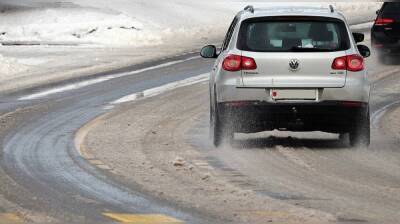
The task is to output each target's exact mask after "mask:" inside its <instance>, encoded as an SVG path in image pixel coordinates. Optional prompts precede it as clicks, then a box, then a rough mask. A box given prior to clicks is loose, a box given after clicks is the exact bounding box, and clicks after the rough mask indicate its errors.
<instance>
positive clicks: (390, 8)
mask: <svg viewBox="0 0 400 224" xmlns="http://www.w3.org/2000/svg"><path fill="white" fill-rule="evenodd" d="M382 10H383V11H382V13H383V14H399V15H400V2H387V3H385V5H384V6H383V8H382Z"/></svg>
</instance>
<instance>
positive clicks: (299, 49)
mask: <svg viewBox="0 0 400 224" xmlns="http://www.w3.org/2000/svg"><path fill="white" fill-rule="evenodd" d="M290 51H292V52H329V51H333V49H328V48H312V47H298V46H294V47H292V48H290Z"/></svg>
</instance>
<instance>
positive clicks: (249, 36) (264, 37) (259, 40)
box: [238, 17, 350, 52]
mask: <svg viewBox="0 0 400 224" xmlns="http://www.w3.org/2000/svg"><path fill="white" fill-rule="evenodd" d="M238 48H239V49H240V50H243V51H253V52H333V51H344V50H348V49H349V48H350V39H349V37H348V32H347V29H346V25H345V24H344V22H343V21H340V20H337V19H331V18H320V17H315V18H314V17H312V18H311V17H287V18H280V17H279V18H275V17H269V18H256V19H248V20H245V21H243V23H242V25H241V28H240V34H239V42H238Z"/></svg>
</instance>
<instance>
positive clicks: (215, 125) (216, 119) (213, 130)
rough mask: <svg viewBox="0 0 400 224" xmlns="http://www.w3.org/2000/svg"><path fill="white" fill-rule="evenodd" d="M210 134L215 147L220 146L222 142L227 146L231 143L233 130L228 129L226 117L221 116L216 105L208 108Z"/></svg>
mask: <svg viewBox="0 0 400 224" xmlns="http://www.w3.org/2000/svg"><path fill="white" fill-rule="evenodd" d="M210 134H211V139H212V143H213V145H214V146H215V147H219V146H221V145H222V144H223V143H224V141H227V142H228V143H229V144H231V143H232V142H233V138H234V133H233V130H232V128H229V125H228V123H227V120H226V117H225V116H224V114H221V112H220V110H219V109H218V106H217V104H216V103H214V107H211V108H210Z"/></svg>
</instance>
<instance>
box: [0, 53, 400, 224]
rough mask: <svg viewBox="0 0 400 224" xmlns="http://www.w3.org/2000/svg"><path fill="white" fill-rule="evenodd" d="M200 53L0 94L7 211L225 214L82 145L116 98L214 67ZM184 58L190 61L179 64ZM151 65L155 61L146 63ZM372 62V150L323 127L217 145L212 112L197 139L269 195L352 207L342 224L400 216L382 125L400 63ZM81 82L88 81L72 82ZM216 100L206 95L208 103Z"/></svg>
mask: <svg viewBox="0 0 400 224" xmlns="http://www.w3.org/2000/svg"><path fill="white" fill-rule="evenodd" d="M193 56H194V55H186V56H179V57H175V58H171V59H167V60H165V61H160V62H152V63H148V64H144V65H140V66H134V67H131V68H126V69H124V70H120V71H117V73H121V72H129V71H139V72H137V73H134V74H131V75H126V76H120V77H113V78H112V79H107V80H104V81H99V82H95V83H92V84H90V83H89V84H87V85H86V84H85V85H82V86H80V87H78V86H76V85H72V86H69V87H68V85H69V84H70V83H60V84H59V85H54V86H45V87H43V88H37V89H32V90H26V91H23V92H18V93H14V94H11V95H7V96H0V114H2V115H0V140H1V146H2V151H1V154H0V168H1V169H0V183H1V186H0V195H1V197H0V199H4V201H8V202H10V205H8V204H6V203H4V204H0V219H1V218H2V217H3V218H4V220H8V221H9V222H11V221H12V220H13V216H12V215H10V214H8V213H7V212H9V210H10V209H12V207H13V206H14V205H15V206H17V207H18V208H19V209H21V211H26V214H22V215H27V218H28V219H31V220H36V221H37V222H39V223H41V222H42V223H45V222H52V221H54V220H55V221H54V222H56V223H59V222H61V223H109V222H111V219H110V218H109V217H107V216H106V215H105V214H106V213H107V212H118V213H152V214H164V215H167V216H169V217H175V218H177V219H179V220H184V221H185V222H186V223H219V222H220V223H223V222H224V221H222V220H215V219H213V218H206V217H208V216H207V215H206V214H202V213H200V212H198V211H196V210H195V209H188V208H183V207H181V206H179V205H177V204H175V203H173V202H168V201H162V200H158V199H156V198H155V197H152V196H151V195H148V194H146V192H144V191H141V190H139V189H137V188H135V187H134V186H125V185H124V184H123V183H122V182H121V181H120V179H119V177H118V176H114V175H107V174H104V173H103V172H100V171H99V170H98V169H97V168H96V167H94V166H92V165H91V164H90V163H88V162H87V161H86V160H85V159H83V158H82V157H81V156H80V155H79V153H78V152H77V150H76V149H75V145H74V137H75V133H76V131H78V130H79V129H80V127H82V126H83V125H85V124H86V123H88V122H89V121H91V120H92V119H94V118H96V117H97V116H99V115H101V114H103V113H106V112H107V111H109V110H110V108H111V107H110V102H113V101H115V100H117V99H120V98H121V97H124V96H126V95H129V94H132V93H135V92H141V91H144V90H146V89H151V88H154V87H158V86H162V85H165V84H168V83H171V82H176V81H179V80H182V79H186V78H189V77H193V76H197V75H200V74H204V73H207V72H209V71H210V68H211V66H212V63H213V62H212V61H208V60H203V59H200V58H193ZM185 59H188V60H185ZM177 60H178V61H179V60H181V61H179V62H178V63H169V62H173V61H177ZM166 63H167V64H166ZM160 64H164V66H157V65H160ZM152 66H153V67H152ZM154 66H155V67H154ZM148 67H152V68H151V69H144V68H148ZM368 67H369V68H370V77H371V80H372V81H373V82H374V92H373V97H372V113H373V116H372V124H373V127H372V128H373V131H372V135H373V137H372V145H371V147H370V148H369V149H356V150H352V149H347V148H346V146H345V145H343V144H341V143H339V142H338V141H337V140H336V138H337V137H336V136H331V135H326V134H322V133H313V134H308V135H307V134H301V135H299V136H298V137H296V135H294V136H292V137H290V138H288V137H287V136H285V133H283V134H280V135H281V137H276V136H275V137H268V136H264V135H265V134H260V135H253V136H250V137H249V136H238V138H239V140H238V141H237V142H236V144H235V145H234V147H233V148H231V147H222V148H221V149H218V150H210V149H212V146H211V143H210V142H209V141H203V139H204V136H207V135H208V126H207V125H208V121H207V119H208V117H207V116H208V115H207V113H203V114H202V115H201V116H200V120H199V122H198V123H196V124H194V126H193V128H194V129H196V130H197V131H196V132H194V133H193V134H191V135H190V134H189V136H188V139H190V140H191V141H192V142H193V143H192V144H193V145H194V146H195V147H196V148H197V149H198V151H199V152H201V153H204V154H207V156H208V158H209V162H210V164H211V165H213V166H214V168H215V169H223V170H227V171H226V172H238V173H240V174H241V176H240V178H244V179H245V180H246V183H247V184H248V187H249V186H250V187H252V188H254V189H257V191H258V193H260V194H265V195H267V196H269V197H272V198H275V199H278V200H283V201H287V202H288V203H292V204H294V205H296V206H300V207H304V208H314V209H318V210H321V211H324V212H328V213H335V214H343V216H340V217H338V222H340V223H360V222H370V223H395V222H396V221H397V220H399V219H400V213H399V210H400V190H399V189H400V173H399V172H398V171H399V168H400V163H399V161H400V154H399V151H400V150H399V146H398V141H397V140H396V138H395V137H394V135H393V136H392V135H388V134H382V132H381V129H382V125H381V124H380V121H381V120H382V118H383V117H385V116H386V114H385V112H386V111H389V110H392V109H394V108H396V107H397V106H398V105H400V102H397V101H398V100H399V99H400V98H399V96H400V95H399V93H397V91H396V89H395V88H392V86H395V85H396V84H398V83H400V78H398V75H399V71H398V66H397V65H396V63H394V64H392V65H381V64H379V63H378V62H377V60H376V58H371V59H369V60H368ZM383 74H384V75H383ZM106 75H107V74H98V76H97V78H101V77H104V76H106ZM76 82H80V81H79V80H74V81H73V82H72V83H76ZM66 86H67V88H66ZM48 90H50V91H48ZM32 93H42V94H39V95H36V97H35V96H32V95H29V94H32ZM187 94H191V93H190V92H189V93H187ZM21 99H22V100H21ZM207 108H208V104H207V103H204V105H201V106H200V109H199V110H201V111H207ZM193 113H195V112H193ZM277 145H279V147H275V146H277ZM268 148H274V150H266V149H268ZM228 168H229V169H228ZM0 201H1V200H0ZM10 207H11V208H10ZM2 212H3V216H2ZM4 214H8V215H4ZM19 215H21V214H19ZM210 217H211V216H210ZM10 220H11V221H10ZM8 221H7V222H8ZM0 223H1V222H0Z"/></svg>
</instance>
